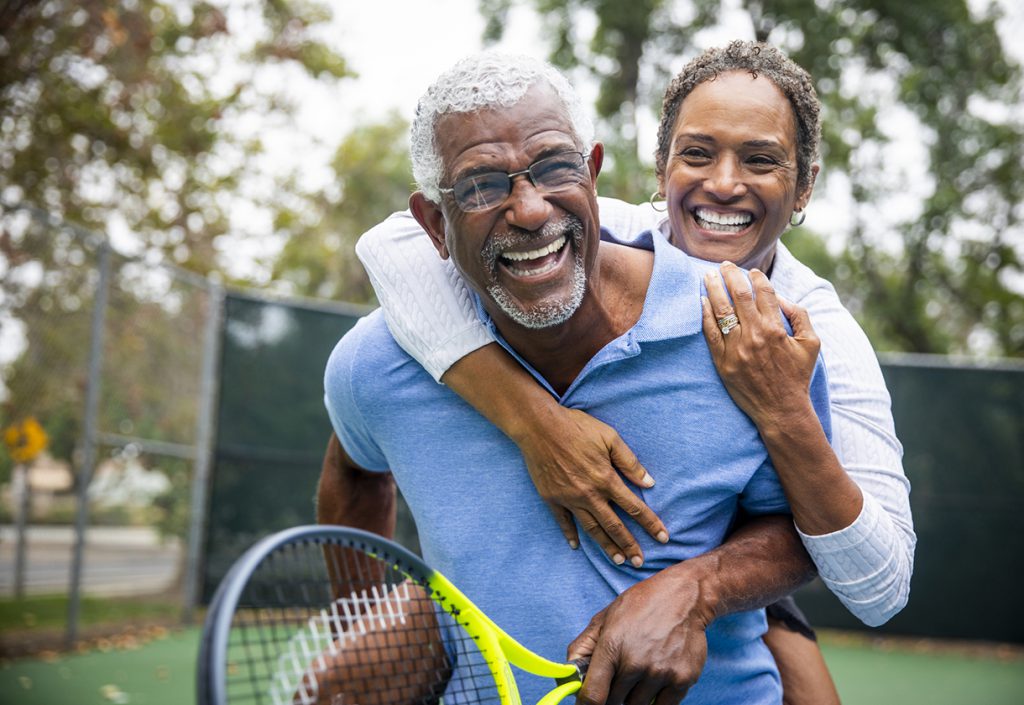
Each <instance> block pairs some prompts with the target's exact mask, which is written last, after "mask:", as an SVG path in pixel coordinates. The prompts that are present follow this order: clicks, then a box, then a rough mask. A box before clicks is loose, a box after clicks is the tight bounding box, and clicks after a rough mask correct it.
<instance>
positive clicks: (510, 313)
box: [318, 55, 827, 705]
mask: <svg viewBox="0 0 1024 705" xmlns="http://www.w3.org/2000/svg"><path fill="white" fill-rule="evenodd" d="M591 135H592V128H591V127H590V126H589V123H588V121H587V120H586V118H585V116H584V115H583V111H582V109H581V108H580V104H579V100H578V98H577V97H576V96H575V95H574V93H573V92H572V89H571V87H569V86H568V84H567V82H566V81H565V79H564V78H563V77H562V76H561V75H559V74H558V73H557V72H555V71H554V70H553V69H551V68H550V67H548V66H546V65H544V64H541V63H539V62H535V61H532V60H529V59H526V58H524V57H500V56H495V55H489V56H487V55H485V56H482V57H475V58H472V59H469V60H466V61H464V62H461V63H460V64H458V65H456V67H454V68H453V69H452V70H450V71H449V72H447V73H446V74H445V75H443V76H442V77H441V78H440V79H439V80H438V81H437V82H436V83H435V85H434V86H433V87H432V88H431V89H430V90H429V91H428V93H427V94H426V95H425V96H424V97H423V98H422V99H421V101H420V105H419V108H418V110H417V117H416V120H415V122H414V124H413V129H412V140H413V145H412V158H413V171H414V175H415V176H416V179H417V182H418V184H419V185H420V189H421V190H420V191H417V192H416V193H415V194H413V196H412V197H411V199H410V208H411V210H412V212H413V214H414V215H415V217H416V219H417V220H418V221H419V222H420V224H421V225H422V226H423V227H424V229H425V230H426V231H427V232H428V234H429V235H430V237H431V239H432V240H433V242H434V244H435V247H436V248H437V251H438V253H439V254H440V256H442V257H450V258H451V259H452V261H453V262H454V263H455V266H456V268H457V269H458V270H459V271H460V273H461V274H462V276H463V277H464V278H465V279H466V281H467V282H468V283H469V285H470V287H471V288H472V289H473V290H474V291H475V292H476V294H477V295H478V296H479V301H478V302H476V304H477V305H478V308H479V312H480V314H481V316H482V318H484V319H485V320H486V321H487V322H488V324H489V325H491V326H493V329H494V331H495V333H496V336H497V338H498V340H499V341H500V342H501V343H502V344H503V345H504V346H505V347H506V349H507V350H508V351H509V352H510V353H511V354H512V355H514V356H515V357H516V358H517V359H519V361H520V362H521V363H522V364H523V366H524V367H525V368H526V369H527V370H528V371H530V372H531V374H533V375H534V376H535V377H536V378H537V380H538V381H539V382H540V383H541V384H543V385H545V386H546V387H547V388H548V390H549V391H550V392H551V393H552V394H554V395H555V396H557V397H559V399H560V401H561V403H563V404H565V405H568V406H573V407H576V408H582V409H585V410H586V411H588V413H591V414H593V415H595V416H597V417H598V418H601V419H602V420H604V421H606V422H608V423H609V424H611V425H612V426H614V427H615V428H616V429H618V430H619V433H620V434H621V435H622V437H623V438H624V439H625V440H626V441H627V442H628V443H629V444H630V446H631V447H632V448H633V449H634V451H636V453H637V455H638V456H639V457H641V458H642V460H643V463H644V465H645V466H646V467H648V468H651V469H652V471H655V470H656V472H655V473H654V474H655V475H656V476H657V477H658V478H659V482H658V484H657V485H656V486H655V487H654V488H651V489H648V490H645V491H644V499H645V500H646V502H647V503H648V504H649V505H650V506H651V507H652V508H654V509H656V511H657V513H658V514H659V515H660V516H661V517H662V518H663V519H664V520H665V523H666V527H667V529H668V532H667V534H668V535H667V537H665V538H666V542H665V543H664V544H659V543H656V542H654V541H649V544H650V545H649V546H645V547H644V554H645V556H646V558H647V560H646V563H645V564H644V565H643V566H642V567H641V568H636V567H633V566H631V565H625V564H624V565H616V564H615V563H613V562H611V561H610V560H609V559H608V558H607V557H606V556H605V555H604V553H603V552H602V551H601V550H600V548H599V547H598V546H597V545H596V544H593V543H592V542H590V541H588V540H584V542H583V544H582V546H581V548H582V550H580V551H575V552H569V551H565V550H564V544H563V543H562V539H561V533H560V531H559V529H558V527H557V525H556V524H555V522H554V520H553V519H552V517H551V515H550V514H549V513H548V511H547V509H546V507H545V506H544V504H543V502H542V501H541V500H540V499H539V497H538V496H537V493H536V491H535V490H534V488H533V485H532V484H531V482H530V479H529V477H528V475H527V473H526V472H525V469H524V467H523V464H522V460H521V458H520V457H519V454H518V451H517V449H516V447H515V446H514V444H512V442H511V441H509V440H508V439H507V438H506V437H505V436H504V435H503V434H502V433H501V432H500V431H498V430H497V429H496V428H494V427H493V426H491V425H490V424H489V423H487V421H486V420H484V419H483V418H482V417H480V416H479V415H478V414H477V413H476V412H475V411H474V410H473V409H471V408H470V407H469V406H468V405H467V404H465V403H464V402H463V401H462V400H460V399H459V398H457V397H456V396H455V395H454V394H452V393H451V392H450V391H448V390H447V389H446V388H444V387H442V386H439V385H436V384H435V383H434V382H433V380H432V378H431V377H430V376H429V375H428V374H427V373H426V372H425V371H424V370H423V369H422V368H421V367H420V366H419V365H418V364H416V363H415V362H414V361H413V360H412V359H411V358H409V357H408V356H407V355H406V354H405V353H404V352H402V351H401V349H400V348H399V347H398V346H397V344H396V343H395V342H394V340H393V338H392V337H391V335H390V333H389V332H388V330H387V327H386V325H385V323H384V321H383V318H382V317H381V315H380V313H379V312H377V313H375V314H371V315H370V316H369V317H367V318H366V319H364V320H363V321H361V322H360V323H359V324H358V325H357V326H356V328H354V329H353V330H352V331H351V332H350V333H349V334H348V335H346V336H345V338H343V339H342V341H341V342H340V343H339V345H338V348H337V349H336V350H335V352H334V354H333V355H332V358H331V361H330V362H329V364H328V369H327V373H326V378H325V385H326V398H327V407H328V411H329V413H330V415H331V419H332V423H333V425H334V427H335V430H336V432H337V435H338V438H339V439H340V441H341V445H342V446H343V449H342V448H339V449H338V452H339V454H340V456H341V457H340V461H339V463H337V464H336V465H331V464H325V472H324V474H323V475H322V477H321V484H320V489H319V503H318V518H319V520H320V521H321V522H325V523H345V524H350V525H356V526H360V527H362V528H367V529H370V530H374V531H379V532H381V533H389V532H390V530H391V528H393V517H392V516H391V514H390V510H389V512H388V513H385V514H381V513H380V512H379V511H377V510H376V509H375V506H381V505H380V504H377V505H373V504H371V502H376V503H381V502H383V503H384V506H389V507H390V506H392V505H391V504H389V503H390V502H391V501H392V500H391V498H392V496H393V487H392V485H391V479H390V475H388V474H387V472H386V471H387V470H390V471H391V472H392V473H393V474H394V476H395V478H397V480H398V483H399V485H400V486H401V488H402V491H403V494H404V495H405V497H406V499H407V500H408V502H409V504H410V507H411V508H412V511H413V514H414V516H415V519H416V522H417V526H418V528H419V531H420V538H421V541H422V543H423V548H424V554H425V557H426V559H427V561H428V562H429V563H431V565H433V566H434V567H435V568H437V569H438V570H440V571H441V572H443V573H445V574H446V575H447V576H448V577H449V578H451V579H452V580H453V582H455V583H456V584H457V585H459V586H460V587H461V588H462V589H463V590H464V591H465V592H466V593H467V594H468V595H469V597H470V598H471V599H472V600H474V601H475V602H476V603H477V604H478V605H479V606H480V607H481V608H482V609H483V610H484V611H485V612H486V613H487V614H489V615H490V616H491V617H492V618H493V619H494V620H495V621H496V622H497V623H499V624H501V625H502V626H503V627H505V628H506V629H507V630H508V631H509V632H510V633H511V635H512V636H513V637H515V638H516V639H518V640H519V641H521V642H523V643H524V644H526V646H528V647H529V648H531V649H533V650H534V651H537V652H538V653H540V654H542V655H545V656H547V657H549V658H554V659H558V658H561V656H562V654H563V653H564V649H565V646H566V644H570V646H569V650H568V651H569V653H568V655H569V657H570V658H574V657H579V656H584V655H589V656H591V657H592V660H591V665H590V671H589V673H588V676H587V680H586V682H585V684H584V688H583V690H582V691H581V694H580V701H581V702H583V703H584V704H586V705H589V704H594V705H596V704H598V703H605V702H609V703H620V702H624V701H628V702H630V703H644V704H646V703H648V702H651V701H652V700H654V701H656V702H657V703H658V704H659V705H663V704H665V705H667V704H668V703H673V702H676V701H678V700H680V699H681V698H682V697H683V696H684V695H686V696H687V702H688V703H689V702H697V703H700V702H712V701H713V702H735V703H779V702H780V701H781V694H780V688H779V685H778V676H777V672H776V671H775V666H774V662H773V661H772V659H771V657H770V655H769V654H768V652H767V650H766V648H765V647H764V644H763V643H762V641H761V639H760V636H761V634H762V633H763V631H764V616H763V612H761V611H744V610H751V609H753V608H756V607H760V606H762V605H764V604H766V603H767V602H769V601H771V600H772V599H774V598H777V597H779V596H781V595H784V594H787V593H788V592H789V591H790V590H792V589H793V588H795V587H796V586H797V585H799V584H800V583H801V582H803V580H805V579H806V578H807V577H809V575H810V574H811V570H812V569H811V564H810V562H809V560H808V559H807V557H806V554H804V552H803V549H802V547H801V546H800V543H799V540H798V539H797V537H796V535H795V532H794V531H793V528H792V522H791V521H790V520H789V518H788V517H784V516H761V517H760V518H759V519H757V520H755V521H753V522H751V523H750V524H748V525H747V526H745V527H742V528H741V529H739V530H737V531H736V532H735V533H734V534H733V535H732V537H731V538H730V539H729V541H728V542H726V543H725V544H722V542H723V540H724V537H725V536H726V534H727V533H728V532H729V531H730V529H732V525H733V521H734V519H735V517H736V514H737V511H738V510H739V509H740V508H742V509H743V510H744V511H745V512H746V513H748V514H751V515H773V514H774V515H777V514H780V513H782V512H785V511H787V506H786V503H785V499H784V496H783V494H782V490H781V488H780V486H779V484H778V479H777V477H776V476H775V474H774V470H773V469H772V468H771V464H770V461H769V460H768V457H767V453H766V451H765V448H764V446H763V444H762V442H761V440H760V438H759V436H758V433H757V430H756V428H755V427H754V426H753V425H752V424H751V423H750V421H749V419H747V418H746V416H744V414H743V413H742V412H741V411H740V410H739V409H738V408H737V407H736V406H735V405H734V404H733V403H732V401H731V400H730V399H729V396H728V394H727V392H726V391H725V389H724V388H723V387H722V385H721V383H720V382H719V380H718V378H717V375H716V374H715V371H714V367H713V365H712V362H711V359H710V356H709V354H708V351H707V346H706V343H705V342H704V337H703V334H702V331H701V310H700V300H699V296H700V291H701V289H700V280H701V272H699V271H698V270H697V268H696V265H695V264H694V263H693V262H692V261H691V260H688V259H687V258H686V257H685V256H684V255H683V254H682V253H680V252H679V251H678V250H676V249H675V248H672V247H671V246H670V245H669V244H668V243H667V242H665V241H664V240H661V239H655V241H654V242H653V243H652V246H653V252H650V251H645V250H638V249H630V248H624V247H619V246H616V245H613V244H609V243H604V242H601V241H600V232H599V226H598V220H597V202H596V181H597V177H598V174H599V172H600V170H601V164H602V159H603V147H602V146H601V144H600V143H593V144H592V143H591ZM442 183H443V184H445V186H444V187H443V188H442V187H441V184H442ZM468 305H473V303H472V302H470V303H468ZM820 378H821V376H820V375H816V380H818V381H817V382H816V383H815V386H814V388H813V389H812V398H813V399H814V401H815V408H816V409H818V410H819V412H818V413H819V416H821V417H823V423H826V424H827V411H826V410H825V409H827V399H826V398H825V394H824V391H823V390H824V387H823V385H822V384H821V381H820ZM666 420H678V421H677V422H678V424H679V425H678V426H677V427H676V429H673V430H671V431H669V432H659V431H658V429H665V428H666V425H667V423H668V422H667V421H666ZM527 605H529V609H525V606H527ZM606 606H607V607H606ZM592 617H593V620H591V618H592ZM588 622H589V623H588ZM712 622H714V623H713V624H712ZM709 625H710V626H709ZM584 627H586V629H584ZM705 628H707V629H706V632H705ZM581 630H583V632H582V633H580V631H581ZM577 635H578V636H577ZM574 637H576V638H575V639H574ZM570 642H571V643H570ZM705 658H706V660H707V662H706V665H705V663H704V662H705ZM702 668H703V671H702ZM698 676H700V681H699V682H696V685H694V682H695V681H696V680H697V677H698ZM520 685H521V691H522V692H523V696H524V698H523V699H524V701H526V702H534V701H536V696H538V695H539V694H540V693H541V692H542V690H543V684H541V683H532V682H526V683H521V684H520ZM691 686H692V687H691Z"/></svg>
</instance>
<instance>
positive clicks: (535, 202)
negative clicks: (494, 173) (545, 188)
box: [505, 174, 552, 231]
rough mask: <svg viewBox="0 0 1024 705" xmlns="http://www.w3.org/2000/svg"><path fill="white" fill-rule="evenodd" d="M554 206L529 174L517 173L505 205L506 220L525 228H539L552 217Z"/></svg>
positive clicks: (532, 229) (510, 223) (531, 229)
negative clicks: (534, 183)
mask: <svg viewBox="0 0 1024 705" xmlns="http://www.w3.org/2000/svg"><path fill="white" fill-rule="evenodd" d="M551 213H552V206H551V204H550V203H549V202H548V199H547V198H546V197H545V194H543V193H541V191H540V189H538V188H537V187H536V186H534V185H533V182H532V181H531V180H530V176H529V175H528V174H516V175H515V177H514V178H513V179H512V192H511V193H510V194H509V197H508V203H507V204H506V207H505V222H507V223H508V224H509V225H514V226H516V227H519V228H522V229H523V230H530V231H534V230H539V229H540V228H542V227H543V226H544V224H545V223H547V222H548V219H549V218H550V217H551Z"/></svg>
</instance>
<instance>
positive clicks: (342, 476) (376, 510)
mask: <svg viewBox="0 0 1024 705" xmlns="http://www.w3.org/2000/svg"><path fill="white" fill-rule="evenodd" d="M396 501H397V500H396V492H395V480H394V478H393V477H392V476H391V473H389V472H370V471H369V470H365V469H363V468H362V467H360V466H359V465H358V464H356V462H355V461H354V460H352V458H350V457H349V455H348V453H346V452H345V449H344V448H342V446H341V443H340V442H339V441H338V436H337V435H336V434H334V433H332V434H331V438H330V440H329V441H328V442H327V452H326V453H325V454H324V462H323V466H322V467H321V470H320V484H319V485H318V487H317V493H316V520H317V523H319V524H341V525H344V526H352V527H355V528H357V529H364V530H366V531H372V532H373V533H375V534H379V535H380V536H384V537H385V538H391V537H392V536H394V534H395V521H396V509H395V507H396Z"/></svg>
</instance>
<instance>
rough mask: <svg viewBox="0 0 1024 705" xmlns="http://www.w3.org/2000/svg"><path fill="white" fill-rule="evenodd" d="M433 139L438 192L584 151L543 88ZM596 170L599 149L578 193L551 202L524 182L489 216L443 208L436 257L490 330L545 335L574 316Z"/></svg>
mask: <svg viewBox="0 0 1024 705" xmlns="http://www.w3.org/2000/svg"><path fill="white" fill-rule="evenodd" d="M436 139H437V143H438V148H439V152H440V154H441V157H442V159H443V162H444V165H445V173H444V176H443V178H442V185H444V186H450V185H451V184H454V183H455V182H457V181H459V180H460V179H463V178H466V177H467V176H472V175H476V174H480V173H482V172H487V171H499V172H509V173H512V172H517V171H522V170H525V169H527V168H528V167H530V166H531V165H532V164H534V163H535V162H537V161H538V160H540V159H544V158H546V157H551V156H553V155H557V154H560V153H564V152H568V151H584V150H585V148H583V147H581V145H580V144H579V143H578V141H577V139H576V137H575V134H574V131H573V128H572V123H571V121H570V120H569V117H568V116H567V115H566V114H565V110H564V108H563V106H562V103H561V101H560V100H559V99H558V98H557V97H556V96H555V94H554V92H553V91H552V90H551V88H550V87H548V86H546V85H537V86H534V87H533V88H531V89H530V90H529V91H528V92H527V93H526V95H525V96H524V97H523V99H522V100H521V101H520V102H519V103H517V104H516V105H515V106H512V107H510V108H497V109H493V110H483V111H479V112H475V113H456V114H452V115H447V116H445V117H443V118H442V119H441V120H440V121H439V122H438V125H437V131H436ZM599 169H600V147H598V154H597V158H596V159H595V160H588V161H587V162H586V163H585V164H584V165H583V169H582V170H583V173H582V175H581V177H580V179H579V183H576V184H573V185H571V186H570V187H569V188H567V189H565V190H560V191H558V192H556V193H542V192H541V191H540V190H538V189H537V188H536V187H535V186H534V185H533V183H532V182H531V181H530V178H529V176H526V175H524V176H520V177H517V178H515V179H514V180H513V181H512V188H511V192H510V193H509V195H508V197H507V198H506V199H505V200H504V201H503V202H501V203H499V204H497V205H496V206H495V207H493V208H490V209H488V210H484V211H477V212H470V213H467V212H464V211H463V210H462V209H460V208H459V206H458V205H457V204H456V203H455V201H454V198H453V197H452V195H451V194H446V195H445V196H444V197H443V198H442V204H441V210H442V212H443V216H444V223H443V228H444V235H443V237H444V247H443V248H440V249H441V252H442V256H444V255H445V254H448V255H450V256H451V257H452V260H453V262H454V263H455V266H456V267H457V268H458V270H459V271H460V272H461V273H462V275H463V277H464V278H465V280H466V282H467V283H468V284H469V285H470V286H471V287H473V289H474V290H475V291H476V292H477V293H479V294H480V295H481V296H482V297H483V299H484V303H485V307H486V308H487V310H488V312H489V313H490V314H491V315H492V316H494V317H495V318H496V320H499V322H500V317H501V316H504V317H506V318H507V319H508V320H510V321H511V322H514V323H516V324H518V325H520V326H523V327H526V328H546V327H549V326H554V325H558V324H560V323H563V322H565V321H566V320H568V318H569V317H571V316H572V314H573V313H574V312H575V311H576V310H577V308H578V307H579V306H580V304H581V302H582V301H583V298H584V294H585V292H586V286H587V276H588V273H589V272H590V271H592V270H593V264H594V261H595V259H596V256H597V247H598V239H599V227H598V221H597V202H596V198H595V196H596V193H595V182H596V178H597V172H598V171H599ZM438 239H439V238H438V237H437V235H435V241H437V240H438Z"/></svg>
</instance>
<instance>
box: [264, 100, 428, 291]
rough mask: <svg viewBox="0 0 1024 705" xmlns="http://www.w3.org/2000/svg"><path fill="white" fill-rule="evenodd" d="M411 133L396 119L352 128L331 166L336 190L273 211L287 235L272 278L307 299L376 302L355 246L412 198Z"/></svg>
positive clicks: (404, 124)
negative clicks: (298, 206) (294, 206)
mask: <svg viewBox="0 0 1024 705" xmlns="http://www.w3.org/2000/svg"><path fill="white" fill-rule="evenodd" d="M408 129H409V126H408V124H407V123H406V122H405V121H404V120H403V119H402V118H401V117H400V116H399V115H397V114H392V115H390V116H389V117H388V118H386V119H385V120H384V121H382V122H380V123H377V124H368V125H361V126H358V127H356V128H355V129H354V130H352V132H351V133H350V134H349V135H348V136H347V137H346V138H345V139H344V141H343V142H342V143H341V145H340V146H339V147H338V150H337V152H336V153H335V155H334V158H333V159H332V161H331V169H332V170H333V171H334V174H335V182H334V188H332V189H328V190H327V191H325V192H324V193H322V194H318V195H316V196H314V197H312V198H310V199H309V200H308V201H306V202H305V203H304V204H303V207H302V208H301V209H298V210H296V209H282V210H280V211H278V213H277V216H276V221H275V226H276V229H277V231H278V232H279V233H281V234H282V235H284V236H285V246H284V249H283V251H282V252H281V254H280V255H279V256H278V258H277V260H276V261H275V263H274V273H273V278H274V280H275V281H279V282H281V281H283V282H287V283H288V284H289V285H290V288H291V291H292V292H294V293H299V294H304V295H307V296H315V297H319V298H326V299H336V300H337V299H340V300H342V301H351V302H369V301H372V300H373V289H372V288H371V287H370V283H369V280H368V279H367V277H366V273H365V272H364V271H363V268H362V265H360V264H359V261H358V260H357V259H356V256H355V243H356V240H357V239H358V238H359V236H360V235H361V234H362V233H364V232H365V231H366V230H368V229H370V228H371V227H372V226H374V225H376V224H377V223H379V222H380V221H381V220H383V219H384V218H386V217H387V216H388V215H389V214H390V213H392V212H393V211H394V210H395V209H396V207H397V204H402V203H405V202H406V201H407V200H408V198H409V193H410V192H411V190H412V188H413V179H412V172H411V170H410V167H409V153H408V148H407V147H406V134H407V132H408ZM310 214H312V217H310Z"/></svg>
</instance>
